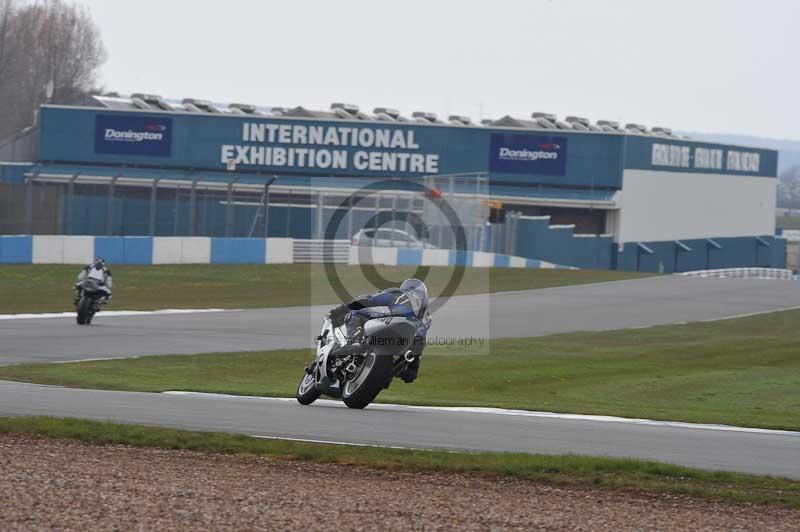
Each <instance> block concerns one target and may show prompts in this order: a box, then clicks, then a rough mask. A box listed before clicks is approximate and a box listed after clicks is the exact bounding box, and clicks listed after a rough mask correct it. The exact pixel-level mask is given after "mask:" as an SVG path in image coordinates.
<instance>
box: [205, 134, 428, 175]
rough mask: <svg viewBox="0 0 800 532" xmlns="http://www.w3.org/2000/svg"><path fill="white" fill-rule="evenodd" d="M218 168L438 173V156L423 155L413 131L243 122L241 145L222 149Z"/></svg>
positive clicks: (225, 146) (228, 145)
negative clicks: (257, 167)
mask: <svg viewBox="0 0 800 532" xmlns="http://www.w3.org/2000/svg"><path fill="white" fill-rule="evenodd" d="M220 163H222V164H225V165H235V166H242V165H244V166H247V165H249V166H270V167H276V166H277V167H287V168H305V169H312V170H314V169H316V170H346V171H369V172H398V173H419V174H435V173H438V172H439V154H438V153H424V152H422V150H421V147H420V145H419V143H418V142H417V138H416V136H415V131H414V130H413V129H411V128H380V127H357V126H340V125H335V126H334V125H303V124H279V123H270V122H245V123H243V124H242V137H241V143H239V144H223V145H222V146H221V148H220Z"/></svg>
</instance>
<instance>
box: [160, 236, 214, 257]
mask: <svg viewBox="0 0 800 532" xmlns="http://www.w3.org/2000/svg"><path fill="white" fill-rule="evenodd" d="M210 262H211V238H208V237H156V238H154V239H153V264H209V263H210Z"/></svg>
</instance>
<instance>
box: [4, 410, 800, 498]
mask: <svg viewBox="0 0 800 532" xmlns="http://www.w3.org/2000/svg"><path fill="white" fill-rule="evenodd" d="M0 433H18V434H32V435H37V436H43V437H48V438H57V439H72V440H79V441H82V442H86V443H90V444H122V445H132V446H137V447H159V448H165V449H185V450H193V451H203V452H212V453H226V454H234V453H235V454H250V455H259V456H266V457H271V458H276V459H284V460H306V461H312V462H320V463H336V464H348V465H360V466H368V467H375V468H384V469H405V470H412V471H450V472H457V473H484V474H493V475H501V476H509V477H517V478H525V479H531V480H535V481H540V482H547V483H551V484H557V485H562V486H591V487H596V488H623V489H632V490H638V491H648V492H655V493H668V494H681V495H691V496H696V497H703V498H708V499H712V500H722V501H727V502H748V503H759V504H779V505H785V506H790V507H794V508H800V482H797V481H793V480H789V479H783V478H775V477H759V476H753V475H742V474H738V473H727V472H710V471H703V470H698V469H691V468H685V467H679V466H674V465H668V464H663V463H659V462H651V461H640V460H629V459H616V458H593V457H585V456H569V455H568V456H548V455H529V454H512V453H451V452H443V451H411V450H401V449H386V448H379V447H355V446H348V445H324V444H312V443H301V442H291V441H282V440H264V439H259V438H252V437H248V436H241V435H232V434H223V433H202V432H189V431H179V430H173V429H164V428H152V427H143V426H139V425H121V424H114V423H106V422H96V421H85V420H79V419H57V418H46V417H33V418H0Z"/></svg>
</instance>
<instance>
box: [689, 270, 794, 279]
mask: <svg viewBox="0 0 800 532" xmlns="http://www.w3.org/2000/svg"><path fill="white" fill-rule="evenodd" d="M679 275H685V276H687V277H703V278H709V279H710V278H713V279H734V278H747V279H784V280H797V275H795V274H794V273H793V272H792V271H791V270H786V269H783V268H723V269H719V270H697V271H693V272H684V273H681V274H679Z"/></svg>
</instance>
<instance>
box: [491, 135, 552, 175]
mask: <svg viewBox="0 0 800 532" xmlns="http://www.w3.org/2000/svg"><path fill="white" fill-rule="evenodd" d="M489 170H490V171H492V172H498V173H512V174H533V175H551V176H563V175H564V174H565V173H566V170H567V138H566V137H552V136H549V135H514V134H497V135H492V138H491V143H490V152H489Z"/></svg>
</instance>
